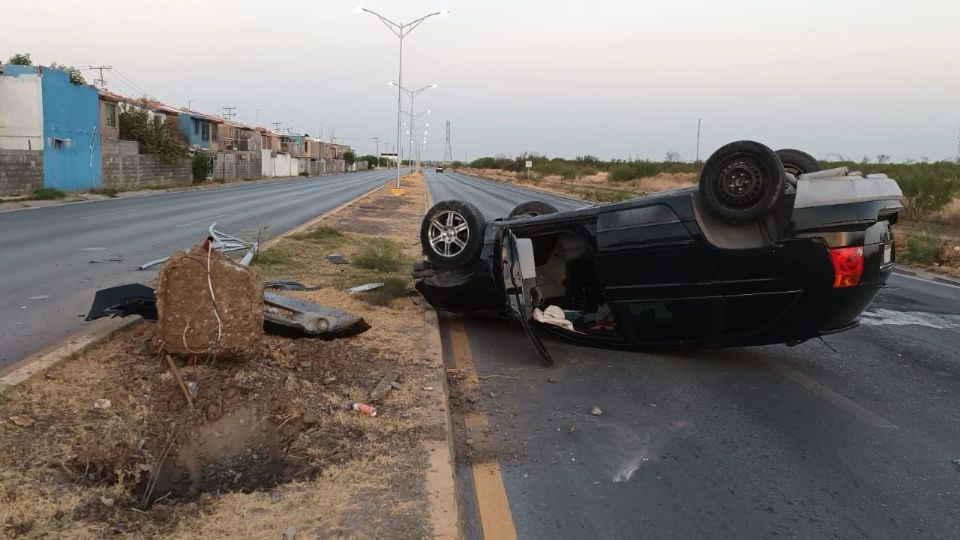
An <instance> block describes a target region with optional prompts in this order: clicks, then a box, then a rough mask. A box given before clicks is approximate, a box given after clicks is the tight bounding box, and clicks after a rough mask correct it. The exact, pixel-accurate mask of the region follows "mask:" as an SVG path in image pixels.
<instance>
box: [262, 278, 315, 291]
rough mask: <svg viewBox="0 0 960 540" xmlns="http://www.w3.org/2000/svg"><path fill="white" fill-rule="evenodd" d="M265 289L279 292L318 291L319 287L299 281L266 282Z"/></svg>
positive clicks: (264, 283)
mask: <svg viewBox="0 0 960 540" xmlns="http://www.w3.org/2000/svg"><path fill="white" fill-rule="evenodd" d="M263 288H264V289H277V290H278V291H317V290H320V287H319V286H309V285H304V284H303V283H300V282H299V281H284V280H280V281H264V282H263Z"/></svg>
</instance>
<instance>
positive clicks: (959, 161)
mask: <svg viewBox="0 0 960 540" xmlns="http://www.w3.org/2000/svg"><path fill="white" fill-rule="evenodd" d="M957 165H960V127H958V128H957Z"/></svg>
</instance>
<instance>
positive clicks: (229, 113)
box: [221, 107, 237, 120]
mask: <svg viewBox="0 0 960 540" xmlns="http://www.w3.org/2000/svg"><path fill="white" fill-rule="evenodd" d="M221 108H222V109H223V117H224V118H227V119H230V120H232V119H233V117H234V116H236V115H237V113H235V112H233V111H235V110H237V108H236V107H221Z"/></svg>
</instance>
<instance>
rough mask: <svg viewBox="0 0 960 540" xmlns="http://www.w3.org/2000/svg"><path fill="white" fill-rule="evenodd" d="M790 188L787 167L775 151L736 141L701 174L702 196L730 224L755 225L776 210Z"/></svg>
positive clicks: (713, 157)
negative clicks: (785, 168) (788, 186)
mask: <svg viewBox="0 0 960 540" xmlns="http://www.w3.org/2000/svg"><path fill="white" fill-rule="evenodd" d="M784 189H786V175H785V174H784V170H783V164H782V163H781V162H780V158H779V157H777V154H776V153H774V151H773V150H771V149H770V148H768V147H766V146H765V145H763V144H760V143H758V142H754V141H736V142H732V143H730V144H728V145H725V146H723V147H721V148H720V149H719V150H717V151H716V152H714V153H713V154H712V155H711V156H710V157H709V158H708V159H707V162H706V163H705V164H704V166H703V170H702V171H700V196H701V197H703V201H704V202H705V203H706V206H707V207H708V208H709V209H710V210H711V211H712V212H713V213H714V214H716V215H717V216H718V217H720V218H721V219H723V220H724V221H726V222H728V223H733V224H744V223H753V222H756V221H759V220H761V219H763V218H764V217H766V216H767V215H768V214H770V212H772V211H773V209H774V208H776V206H777V203H779V202H780V197H781V196H782V195H783V192H784Z"/></svg>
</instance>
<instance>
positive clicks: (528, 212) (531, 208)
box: [507, 201, 559, 219]
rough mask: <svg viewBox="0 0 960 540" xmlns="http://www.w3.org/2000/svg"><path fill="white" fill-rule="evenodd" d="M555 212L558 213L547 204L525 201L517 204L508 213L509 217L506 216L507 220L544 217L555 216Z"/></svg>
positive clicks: (553, 207)
mask: <svg viewBox="0 0 960 540" xmlns="http://www.w3.org/2000/svg"><path fill="white" fill-rule="evenodd" d="M557 212H559V210H557V207H556V206H554V205H552V204H550V203H548V202H544V201H527V202H523V203H520V204H518V205H517V207H516V208H514V209H513V211H511V212H510V215H509V216H507V219H513V218H517V217H536V216H544V215H547V214H556V213H557Z"/></svg>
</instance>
